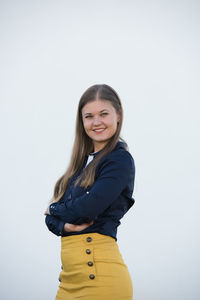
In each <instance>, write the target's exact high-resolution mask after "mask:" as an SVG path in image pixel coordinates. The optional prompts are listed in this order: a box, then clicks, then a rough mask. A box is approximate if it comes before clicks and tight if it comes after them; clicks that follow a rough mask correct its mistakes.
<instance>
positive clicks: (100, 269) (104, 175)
mask: <svg viewBox="0 0 200 300" xmlns="http://www.w3.org/2000/svg"><path fill="white" fill-rule="evenodd" d="M122 121H123V109H122V105H121V101H120V98H119V96H118V94H117V93H116V91H115V90H114V89H113V88H111V87H110V86H108V85H106V84H99V85H93V86H91V87H89V88H88V89H87V90H86V91H85V92H84V94H83V95H82V97H81V99H80V101H79V105H78V111H77V119H76V135H75V140H74V145H73V149H72V155H71V161H70V163H69V166H68V168H67V170H66V172H65V173H64V175H63V176H62V177H60V178H59V179H58V181H57V182H56V185H55V188H54V195H53V197H52V199H51V201H50V203H49V206H48V208H47V209H46V211H45V213H44V214H45V215H46V217H45V222H46V225H47V227H48V229H49V230H50V231H51V232H53V233H54V234H56V235H57V236H61V262H62V266H61V272H60V276H59V281H60V284H59V288H58V291H57V295H56V300H66V299H68V300H70V299H81V300H122V299H126V300H132V297H133V286H132V280H131V277H130V274H129V271H128V268H127V265H126V264H125V263H124V261H123V258H122V255H121V253H120V251H119V248H118V244H117V227H118V226H119V225H120V219H121V218H122V217H123V216H124V214H125V213H126V212H127V211H128V210H129V209H130V208H131V206H132V205H133V204H134V202H135V200H134V198H133V197H132V193H133V189H134V179H135V164H134V159H133V157H132V155H131V154H130V152H129V151H128V146H127V144H126V142H125V141H124V140H123V139H122V138H121V137H120V131H121V127H122Z"/></svg>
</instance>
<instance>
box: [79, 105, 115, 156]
mask: <svg viewBox="0 0 200 300" xmlns="http://www.w3.org/2000/svg"><path fill="white" fill-rule="evenodd" d="M82 117H83V126H84V129H85V132H86V133H87V135H88V136H89V137H90V138H91V139H92V140H93V144H94V151H98V150H100V149H102V148H103V147H104V146H105V145H106V143H107V142H108V140H109V139H110V138H111V137H112V136H113V135H114V133H115V132H116V128H117V124H118V122H119V120H120V114H119V113H118V112H116V110H115V108H114V107H113V106H112V104H111V103H110V102H109V101H105V100H98V99H97V100H95V101H92V102H89V103H87V104H86V105H85V106H84V107H83V109H82Z"/></svg>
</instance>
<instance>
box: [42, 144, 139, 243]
mask: <svg viewBox="0 0 200 300" xmlns="http://www.w3.org/2000/svg"><path fill="white" fill-rule="evenodd" d="M101 151H102V150H100V151H98V152H95V153H94V154H93V155H94V159H95V157H96V156H97V155H98V154H99V152H101ZM87 160H88V156H86V158H85V162H84V166H83V168H82V170H81V171H80V172H79V173H78V174H77V175H75V176H74V177H73V178H72V179H71V180H70V182H69V185H68V187H67V189H66V191H65V193H64V195H63V196H62V198H61V199H60V200H59V201H58V202H56V203H52V204H51V205H50V207H49V209H50V215H47V216H46V218H45V223H46V225H47V227H48V229H49V230H50V231H51V232H53V233H54V234H56V235H57V236H69V235H76V234H81V233H90V232H98V233H101V234H104V235H109V236H111V237H113V238H114V239H115V240H116V241H117V227H118V226H119V225H120V224H121V222H120V219H121V218H122V217H123V216H124V214H125V213H126V212H127V211H128V210H129V209H130V208H131V206H132V205H133V204H134V202H135V199H134V198H133V197H132V194H133V190H134V180H135V163H134V159H133V157H132V155H131V154H130V152H128V151H127V150H126V149H125V144H124V143H123V142H122V141H118V142H117V144H116V146H115V148H114V149H113V150H112V151H111V152H110V153H108V154H107V155H105V156H104V157H103V158H102V159H101V160H100V162H99V163H98V165H97V168H96V172H95V181H94V184H93V185H92V186H90V187H88V188H84V187H80V186H77V187H74V185H73V183H74V181H75V180H76V178H77V177H78V176H79V175H80V174H81V172H82V171H83V170H84V167H85V165H86V163H87ZM92 220H93V221H94V223H93V224H92V225H91V226H89V227H88V228H86V229H84V230H82V231H78V232H63V226H64V224H65V223H71V224H79V225H80V224H82V223H89V222H90V221H92Z"/></svg>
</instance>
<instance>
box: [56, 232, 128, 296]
mask: <svg viewBox="0 0 200 300" xmlns="http://www.w3.org/2000/svg"><path fill="white" fill-rule="evenodd" d="M61 262H62V266H61V268H62V269H61V272H60V275H59V280H60V283H59V287H58V291H57V294H56V298H55V300H72V299H79V300H132V299H133V286H132V280H131V277H130V274H129V271H128V268H127V266H126V264H125V263H124V261H123V258H122V255H121V253H120V251H119V248H118V244H117V242H116V241H115V239H114V238H112V237H110V236H107V235H103V234H99V233H87V234H78V235H71V236H65V237H61Z"/></svg>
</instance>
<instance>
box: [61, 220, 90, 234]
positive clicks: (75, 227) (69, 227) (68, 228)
mask: <svg viewBox="0 0 200 300" xmlns="http://www.w3.org/2000/svg"><path fill="white" fill-rule="evenodd" d="M93 223H94V221H91V222H90V223H83V224H81V225H75V224H70V223H65V225H64V228H63V231H64V232H65V231H66V232H71V231H82V230H84V229H86V228H87V227H89V226H91V225H92V224H93Z"/></svg>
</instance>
